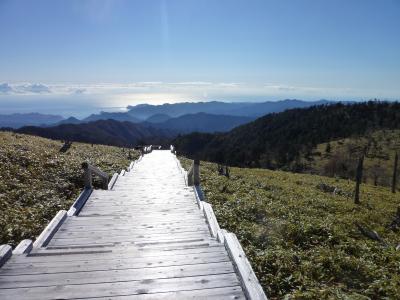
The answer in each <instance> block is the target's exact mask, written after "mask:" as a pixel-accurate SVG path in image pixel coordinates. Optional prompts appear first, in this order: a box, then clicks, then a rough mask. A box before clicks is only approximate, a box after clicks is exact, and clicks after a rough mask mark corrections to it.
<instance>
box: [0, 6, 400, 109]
mask: <svg viewBox="0 0 400 300" xmlns="http://www.w3.org/2000/svg"><path fill="white" fill-rule="evenodd" d="M0 36H1V44H0V113H12V112H28V111H39V112H45V113H58V114H62V115H64V116H67V115H76V116H82V115H87V114H88V112H92V111H93V110H100V109H101V108H105V107H106V108H107V107H108V108H115V107H125V106H127V105H134V104H138V103H153V104H160V103H165V102H170V103H172V102H182V101H211V100H221V101H253V102H255V101H268V100H280V99H285V98H297V99H303V100H318V99H330V100H367V99H372V98H379V99H387V100H398V99H400V2H399V1H396V0H383V1H374V0H347V1H345V0H337V1H329V2H328V1H318V0H301V1H288V0H283V1H282V0H273V1H272V0H268V1H263V0H257V1H256V0H250V1H244V0H237V1H227V0H219V1H213V0H201V1H200V0H198V1H194V0H154V1H128V0H125V1H123V0H115V1H112V0H71V1H51V0H40V1H22V0H15V1H9V0H0Z"/></svg>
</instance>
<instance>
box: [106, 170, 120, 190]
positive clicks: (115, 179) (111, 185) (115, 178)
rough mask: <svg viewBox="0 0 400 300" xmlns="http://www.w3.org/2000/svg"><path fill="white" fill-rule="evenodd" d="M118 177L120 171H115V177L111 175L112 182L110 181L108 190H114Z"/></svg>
mask: <svg viewBox="0 0 400 300" xmlns="http://www.w3.org/2000/svg"><path fill="white" fill-rule="evenodd" d="M117 179H118V173H114V175H113V177H111V180H110V182H109V183H108V190H112V189H113V187H114V185H115V183H116V182H117Z"/></svg>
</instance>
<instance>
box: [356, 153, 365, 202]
mask: <svg viewBox="0 0 400 300" xmlns="http://www.w3.org/2000/svg"><path fill="white" fill-rule="evenodd" d="M363 165H364V154H362V155H361V157H360V159H359V160H358V165H357V174H356V190H355V193H354V203H355V204H360V184H361V179H362V173H363Z"/></svg>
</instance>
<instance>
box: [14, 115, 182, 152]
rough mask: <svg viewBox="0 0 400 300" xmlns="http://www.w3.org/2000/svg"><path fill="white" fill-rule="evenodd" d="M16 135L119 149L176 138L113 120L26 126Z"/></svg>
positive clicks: (169, 134) (167, 131) (170, 132)
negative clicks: (102, 145)
mask: <svg viewBox="0 0 400 300" xmlns="http://www.w3.org/2000/svg"><path fill="white" fill-rule="evenodd" d="M16 132H18V133H24V134H32V135H37V136H41V137H45V138H50V139H57V140H69V141H77V142H84V143H94V144H104V145H113V146H121V147H132V146H136V145H140V144H163V143H167V144H168V140H169V139H170V138H172V137H173V136H176V134H174V133H173V132H172V131H170V130H163V129H158V128H153V127H147V126H144V125H141V124H135V123H131V122H119V121H115V120H99V121H95V122H90V123H82V124H62V125H58V126H54V127H34V126H26V127H22V128H20V129H18V130H16Z"/></svg>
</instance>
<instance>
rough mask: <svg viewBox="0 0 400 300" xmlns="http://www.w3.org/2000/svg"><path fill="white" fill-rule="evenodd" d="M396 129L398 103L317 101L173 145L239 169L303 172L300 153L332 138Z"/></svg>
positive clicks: (399, 122) (399, 111)
mask: <svg viewBox="0 0 400 300" xmlns="http://www.w3.org/2000/svg"><path fill="white" fill-rule="evenodd" d="M383 129H400V103H398V102H377V101H370V102H365V103H356V104H347V105H346V104H342V103H339V104H331V105H319V106H313V107H311V108H304V109H290V110H286V111H284V112H281V113H274V114H269V115H266V116H264V117H261V118H259V119H257V120H255V121H254V122H251V123H249V124H246V125H242V126H240V127H237V128H235V129H233V130H232V131H230V132H228V133H224V134H214V135H210V134H200V133H192V134H189V135H185V136H181V137H178V138H177V139H176V140H175V141H174V142H173V144H174V145H175V146H176V148H177V149H178V150H179V152H180V153H181V154H183V155H185V156H189V157H194V156H197V157H199V158H201V159H203V160H208V161H214V162H220V163H225V164H229V165H234V166H239V167H261V168H270V169H284V170H291V171H304V170H305V168H306V166H305V165H304V161H303V160H302V158H303V157H308V156H310V155H311V153H312V151H313V149H314V148H315V147H316V146H317V145H319V144H321V143H326V142H329V141H332V140H337V139H343V138H348V137H354V136H362V135H365V134H366V133H368V132H371V131H376V130H383Z"/></svg>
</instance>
